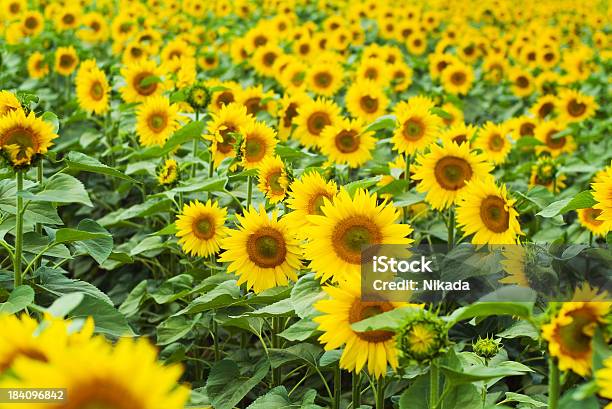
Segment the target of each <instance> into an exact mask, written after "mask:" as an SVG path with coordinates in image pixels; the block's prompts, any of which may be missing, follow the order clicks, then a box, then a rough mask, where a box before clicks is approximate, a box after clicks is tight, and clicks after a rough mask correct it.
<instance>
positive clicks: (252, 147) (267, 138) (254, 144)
mask: <svg viewBox="0 0 612 409" xmlns="http://www.w3.org/2000/svg"><path fill="white" fill-rule="evenodd" d="M240 133H241V134H242V138H243V139H242V146H241V148H240V151H241V154H242V166H243V167H244V168H245V169H254V168H256V167H258V166H259V165H261V164H262V162H263V161H264V160H265V159H266V158H267V157H269V156H271V155H273V154H274V148H275V147H276V132H275V131H274V129H272V128H271V127H269V126H268V125H266V124H265V123H264V122H256V121H252V122H249V123H248V124H246V125H245V126H244V127H241V128H240Z"/></svg>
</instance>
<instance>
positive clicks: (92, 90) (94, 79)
mask: <svg viewBox="0 0 612 409" xmlns="http://www.w3.org/2000/svg"><path fill="white" fill-rule="evenodd" d="M109 92H110V86H109V84H108V80H107V79H106V74H104V71H102V70H100V69H99V68H97V67H93V68H89V67H87V66H84V65H81V68H79V72H78V73H77V78H76V94H77V101H78V102H79V105H80V106H81V108H83V109H84V110H85V111H87V112H91V113H95V114H103V113H105V112H107V111H108V108H109V95H108V94H109Z"/></svg>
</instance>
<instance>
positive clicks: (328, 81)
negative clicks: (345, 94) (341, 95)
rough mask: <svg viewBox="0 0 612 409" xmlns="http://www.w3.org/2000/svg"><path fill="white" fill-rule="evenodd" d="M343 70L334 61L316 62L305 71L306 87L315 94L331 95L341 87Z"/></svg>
mask: <svg viewBox="0 0 612 409" xmlns="http://www.w3.org/2000/svg"><path fill="white" fill-rule="evenodd" d="M343 72H344V70H343V69H342V67H341V66H340V65H339V64H336V63H334V62H329V61H328V62H322V61H321V62H317V63H315V64H313V65H312V66H311V67H310V69H309V70H308V72H307V73H306V83H307V85H308V89H310V90H312V91H313V92H314V93H315V94H317V95H322V96H324V97H331V96H333V95H334V94H335V93H336V92H337V91H338V90H339V89H340V87H342V81H343Z"/></svg>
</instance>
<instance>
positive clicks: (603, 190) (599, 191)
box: [591, 165, 612, 229]
mask: <svg viewBox="0 0 612 409" xmlns="http://www.w3.org/2000/svg"><path fill="white" fill-rule="evenodd" d="M591 187H592V188H593V198H594V199H595V201H596V202H597V203H596V204H595V205H593V207H594V208H595V209H598V210H600V211H601V214H600V215H599V217H598V218H597V219H598V220H601V221H603V222H606V223H607V224H608V225H610V224H612V165H610V166H608V167H607V168H606V169H604V170H603V171H602V172H600V173H599V174H598V177H597V179H596V180H595V181H594V183H592V184H591ZM611 229H612V227H611Z"/></svg>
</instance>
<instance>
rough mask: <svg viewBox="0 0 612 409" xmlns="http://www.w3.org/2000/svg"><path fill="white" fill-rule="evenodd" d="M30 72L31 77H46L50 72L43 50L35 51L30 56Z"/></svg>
mask: <svg viewBox="0 0 612 409" xmlns="http://www.w3.org/2000/svg"><path fill="white" fill-rule="evenodd" d="M28 74H29V75H30V77H31V78H44V77H46V76H47V74H49V64H47V63H46V62H45V56H44V55H43V54H42V53H41V52H39V51H35V52H33V53H32V55H30V57H29V58H28Z"/></svg>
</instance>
